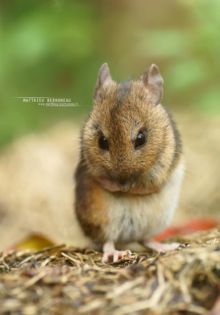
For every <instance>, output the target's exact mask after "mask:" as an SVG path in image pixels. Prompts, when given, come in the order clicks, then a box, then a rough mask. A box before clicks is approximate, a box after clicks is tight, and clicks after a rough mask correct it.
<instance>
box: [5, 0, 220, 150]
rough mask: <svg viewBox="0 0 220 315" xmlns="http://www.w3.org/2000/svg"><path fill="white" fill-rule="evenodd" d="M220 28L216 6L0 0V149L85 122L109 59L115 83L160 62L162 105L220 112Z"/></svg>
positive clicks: (213, 3) (205, 2)
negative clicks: (61, 102)
mask: <svg viewBox="0 0 220 315" xmlns="http://www.w3.org/2000/svg"><path fill="white" fill-rule="evenodd" d="M219 30H220V2H219V1H218V0H210V1H208V0H200V1H192V0H191V1H190V0H188V1H187V0H185V1H183V0H182V1H173V0H172V1H169V0H166V1H164V0H157V1H144V0H142V1H141V0H138V1H131V0H130V1H121V0H118V1H101V0H97V1H91V0H90V1H89V0H88V1H79V0H78V1H76V0H72V1H71V0H69V1H67V0H50V1H49V0H38V1H36V0H35V1H34V0H11V1H8V0H1V2H0V146H3V145H5V144H7V143H9V142H10V141H11V140H13V139H14V138H15V137H17V136H20V135H22V134H25V133H27V132H30V131H33V130H39V129H42V128H45V127H47V126H50V125H52V124H54V123H56V122H57V121H59V120H62V119H72V120H76V119H79V117H81V116H84V115H85V114H86V113H87V112H88V111H89V109H90V107H91V99H92V93H93V88H94V84H95V81H96V75H97V71H98V68H99V66H100V65H101V64H102V63H103V62H106V61H107V62H108V63H109V65H110V68H111V72H112V75H113V78H115V79H116V80H124V79H128V78H131V77H138V76H139V75H140V74H141V73H142V72H143V71H144V70H145V68H146V67H147V66H149V64H151V63H157V64H158V65H159V66H160V69H161V72H162V74H163V77H164V79H165V99H164V102H165V103H166V104H169V106H171V107H172V108H173V109H176V110H183V111H188V112H189V114H190V112H191V111H200V112H203V113H204V114H205V115H216V114H220V105H219V100H220V88H219V83H220V79H219V74H220V58H219V56H220V35H219ZM20 96H50V97H68V98H71V99H72V101H73V102H75V103H79V106H78V107H46V106H38V105H37V104H34V103H23V102H22V101H21V100H18V99H16V98H15V97H20Z"/></svg>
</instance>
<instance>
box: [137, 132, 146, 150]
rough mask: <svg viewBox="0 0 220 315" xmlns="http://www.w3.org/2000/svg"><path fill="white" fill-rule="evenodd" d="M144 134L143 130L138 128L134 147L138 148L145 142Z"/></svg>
mask: <svg viewBox="0 0 220 315" xmlns="http://www.w3.org/2000/svg"><path fill="white" fill-rule="evenodd" d="M146 141H147V139H146V134H145V132H144V131H142V130H140V131H139V132H138V135H137V138H136V139H135V141H134V148H135V149H139V148H141V147H142V146H143V145H144V144H145V143H146Z"/></svg>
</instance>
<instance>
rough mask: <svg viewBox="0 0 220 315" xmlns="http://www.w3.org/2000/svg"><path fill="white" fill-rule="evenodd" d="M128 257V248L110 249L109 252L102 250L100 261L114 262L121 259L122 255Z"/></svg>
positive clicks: (129, 254) (129, 253)
mask: <svg viewBox="0 0 220 315" xmlns="http://www.w3.org/2000/svg"><path fill="white" fill-rule="evenodd" d="M126 256H127V257H130V256H131V251H130V250H116V249H114V250H112V251H109V252H104V254H103V256H102V262H103V263H109V262H113V263H116V262H118V261H120V260H121V259H123V258H124V257H126Z"/></svg>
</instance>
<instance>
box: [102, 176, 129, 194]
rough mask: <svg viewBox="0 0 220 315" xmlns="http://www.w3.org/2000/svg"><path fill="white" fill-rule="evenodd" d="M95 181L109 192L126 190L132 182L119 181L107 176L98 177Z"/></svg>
mask: <svg viewBox="0 0 220 315" xmlns="http://www.w3.org/2000/svg"><path fill="white" fill-rule="evenodd" d="M97 181H98V182H99V184H100V185H101V186H102V187H103V188H104V189H106V190H108V191H110V192H128V191H129V190H130V188H131V187H132V184H131V182H129V181H126V182H124V183H120V182H118V181H115V180H112V179H109V178H107V177H98V178H97Z"/></svg>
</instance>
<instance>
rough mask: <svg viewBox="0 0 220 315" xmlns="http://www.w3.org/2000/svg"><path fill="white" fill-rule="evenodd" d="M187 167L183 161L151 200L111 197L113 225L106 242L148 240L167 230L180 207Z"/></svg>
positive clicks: (110, 221)
mask: <svg viewBox="0 0 220 315" xmlns="http://www.w3.org/2000/svg"><path fill="white" fill-rule="evenodd" d="M183 173H184V163H183V161H180V162H179V164H178V165H177V167H176V168H175V170H174V171H173V173H172V175H171V176H170V179H169V181H168V182H167V183H166V185H165V186H164V187H163V189H162V190H161V191H160V192H159V193H157V194H153V195H150V196H138V197H127V196H120V197H116V196H114V195H113V194H107V195H106V198H108V202H107V204H108V205H109V206H108V216H109V224H108V226H106V238H107V240H108V241H114V242H117V241H118V242H133V241H141V240H143V239H145V240H146V239H148V238H150V237H152V236H153V235H155V234H157V233H159V232H160V231H162V230H163V229H164V228H166V227H167V226H168V225H169V224H170V221H171V219H172V217H173V212H174V210H175V208H176V206H177V202H178V198H179V193H180V188H181V182H182V178H183Z"/></svg>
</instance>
